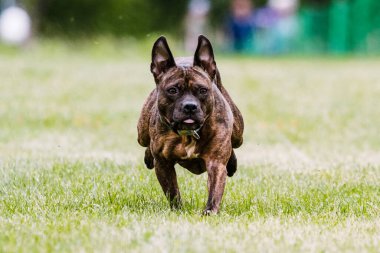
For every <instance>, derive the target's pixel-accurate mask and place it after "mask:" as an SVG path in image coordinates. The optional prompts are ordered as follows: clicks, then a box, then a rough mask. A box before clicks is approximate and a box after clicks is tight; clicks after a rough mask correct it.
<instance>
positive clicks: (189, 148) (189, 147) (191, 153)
mask: <svg viewBox="0 0 380 253" xmlns="http://www.w3.org/2000/svg"><path fill="white" fill-rule="evenodd" d="M190 138H191V141H190V143H181V144H180V145H182V148H183V149H184V151H185V152H182V153H184V156H182V157H181V159H182V160H187V159H195V158H198V157H199V153H196V152H195V150H196V144H197V142H196V141H195V140H194V138H192V137H190Z"/></svg>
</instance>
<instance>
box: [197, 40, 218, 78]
mask: <svg viewBox="0 0 380 253" xmlns="http://www.w3.org/2000/svg"><path fill="white" fill-rule="evenodd" d="M194 66H199V67H201V68H203V69H204V70H205V71H206V72H207V73H208V74H209V76H210V78H211V79H214V77H215V74H216V63H215V59H214V52H213V50H212V46H211V43H210V41H209V40H208V39H207V38H206V37H205V36H203V35H199V37H198V46H197V49H196V50H195V54H194Z"/></svg>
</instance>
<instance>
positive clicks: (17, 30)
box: [0, 6, 31, 45]
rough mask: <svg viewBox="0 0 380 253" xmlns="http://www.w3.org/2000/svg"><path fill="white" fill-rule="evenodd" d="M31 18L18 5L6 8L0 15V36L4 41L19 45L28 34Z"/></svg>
mask: <svg viewBox="0 0 380 253" xmlns="http://www.w3.org/2000/svg"><path fill="white" fill-rule="evenodd" d="M30 32H31V20H30V17H29V15H28V13H27V12H26V11H25V10H23V9H22V8H20V7H17V6H11V7H8V8H6V9H5V10H4V11H3V12H2V13H1V15H0V38H1V40H3V41H4V42H5V43H8V44H12V45H20V44H22V43H24V42H25V41H26V40H27V39H28V38H29V36H30Z"/></svg>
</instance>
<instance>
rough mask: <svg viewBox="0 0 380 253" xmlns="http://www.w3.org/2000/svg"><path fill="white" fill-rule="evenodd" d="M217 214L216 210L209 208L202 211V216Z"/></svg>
mask: <svg viewBox="0 0 380 253" xmlns="http://www.w3.org/2000/svg"><path fill="white" fill-rule="evenodd" d="M217 214H218V211H215V210H211V209H206V210H204V211H203V212H202V216H213V215H217Z"/></svg>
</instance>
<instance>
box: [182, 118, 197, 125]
mask: <svg viewBox="0 0 380 253" xmlns="http://www.w3.org/2000/svg"><path fill="white" fill-rule="evenodd" d="M194 122H195V121H194V120H192V119H187V120H184V121H183V123H186V124H193V123H194Z"/></svg>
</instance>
